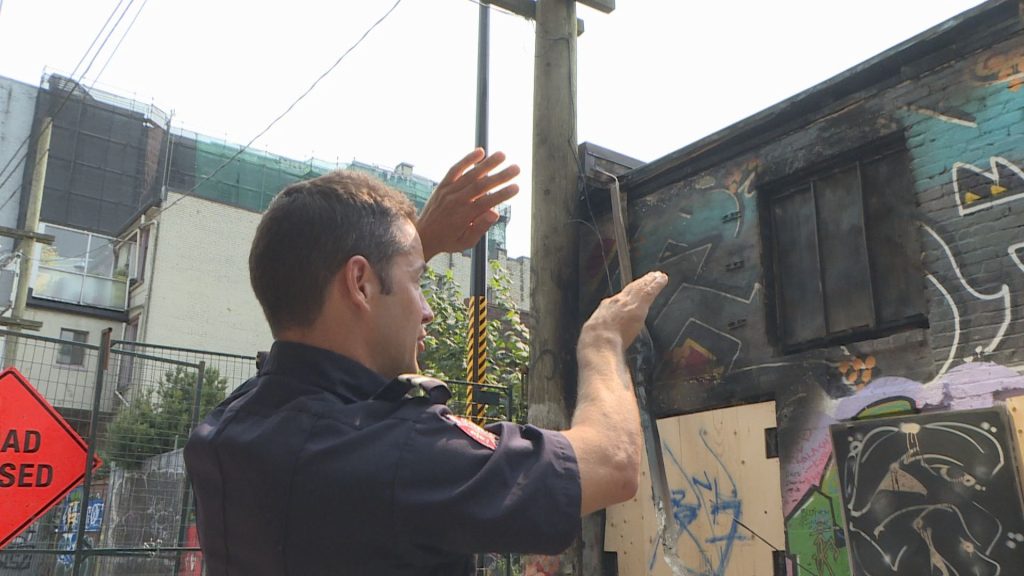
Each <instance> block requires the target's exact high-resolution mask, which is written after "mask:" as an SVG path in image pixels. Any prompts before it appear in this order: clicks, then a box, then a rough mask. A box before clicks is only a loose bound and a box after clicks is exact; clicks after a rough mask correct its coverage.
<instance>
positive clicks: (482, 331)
mask: <svg viewBox="0 0 1024 576" xmlns="http://www.w3.org/2000/svg"><path fill="white" fill-rule="evenodd" d="M479 14H480V18H479V26H478V37H477V61H476V69H477V73H476V145H477V147H478V148H483V149H484V150H486V149H487V121H488V115H487V110H488V84H489V61H490V43H491V40H490V27H491V24H490V23H491V8H490V6H488V5H487V4H484V3H481V4H480V8H479ZM470 285H471V289H470V298H469V317H470V322H469V331H470V333H469V338H468V341H469V343H468V346H467V357H466V380H469V381H470V382H473V383H481V384H482V383H484V382H486V381H487V235H486V234H484V236H483V237H481V238H480V241H479V242H477V244H476V246H475V247H474V248H473V261H472V268H471V271H470ZM475 389H476V386H474V385H473V384H470V386H469V389H468V391H467V398H466V413H467V414H468V415H469V416H470V417H471V418H474V419H482V417H483V415H484V411H485V410H486V408H487V407H486V405H484V404H483V403H479V404H477V403H475V402H474V398H473V396H474V391H475Z"/></svg>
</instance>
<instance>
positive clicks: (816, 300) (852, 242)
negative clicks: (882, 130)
mask: <svg viewBox="0 0 1024 576" xmlns="http://www.w3.org/2000/svg"><path fill="white" fill-rule="evenodd" d="M771 188H772V190H770V191H769V192H768V193H767V194H765V197H766V198H767V205H766V207H767V216H768V225H769V228H768V232H767V234H768V236H769V239H768V242H767V243H766V246H767V247H768V250H769V251H770V254H771V257H770V259H769V266H770V272H771V276H772V277H773V282H771V284H772V287H773V289H774V296H775V298H774V306H775V323H776V328H777V334H778V339H779V341H780V342H781V344H782V348H783V350H784V351H785V352H796V351H799V350H805V349H808V348H814V347H821V346H826V345H833V344H842V343H846V342H855V341H859V340H865V339H869V338H875V337H880V336H883V335H885V334H888V333H892V332H896V331H898V330H903V329H907V328H911V327H916V326H926V325H927V318H926V316H925V314H924V291H923V273H922V271H921V267H920V262H919V260H918V259H917V258H915V255H916V254H919V253H920V249H919V244H918V240H917V235H916V233H915V230H914V226H913V218H912V216H911V215H912V213H913V208H914V195H913V189H914V188H913V179H912V177H911V174H910V161H909V155H908V154H907V152H906V150H905V149H903V148H902V147H895V146H893V145H888V146H885V147H882V146H877V145H876V146H875V147H873V148H872V149H870V150H868V151H866V152H862V153H860V154H858V155H856V156H854V157H852V158H848V159H847V160H846V161H845V162H838V163H832V164H830V165H828V166H827V167H822V168H820V169H818V170H816V171H813V172H811V173H809V174H807V175H805V176H802V177H798V178H794V179H789V180H788V181H787V182H785V183H782V184H778V185H776V186H773V187H771Z"/></svg>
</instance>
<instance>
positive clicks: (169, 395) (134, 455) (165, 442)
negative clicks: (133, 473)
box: [104, 366, 228, 469]
mask: <svg viewBox="0 0 1024 576" xmlns="http://www.w3.org/2000/svg"><path fill="white" fill-rule="evenodd" d="M227 384H228V380H227V378H222V377H221V375H220V371H218V370H217V369H216V368H212V367H211V368H207V369H206V370H205V371H204V373H203V389H202V393H201V394H200V402H199V414H200V417H202V416H205V415H206V414H208V413H209V412H210V410H213V408H214V407H215V406H216V405H217V404H219V403H220V402H221V401H222V400H224V397H225V394H226V392H227ZM195 388H196V372H195V371H191V370H188V369H186V368H185V367H183V366H176V367H175V368H174V369H173V370H168V371H167V372H164V374H163V377H161V379H160V382H159V384H158V385H157V387H156V390H154V391H152V393H151V394H149V393H142V394H139V395H137V397H136V398H135V399H134V401H133V402H132V404H131V406H126V407H124V408H123V409H122V410H121V411H120V412H118V414H117V416H116V417H115V418H114V421H113V422H112V423H111V424H110V429H109V435H110V442H109V449H108V450H106V451H105V454H104V456H105V459H109V460H111V461H113V462H117V463H118V464H119V465H120V466H123V467H125V468H132V469H134V468H138V467H140V466H141V465H142V463H143V462H145V461H146V459H148V458H150V457H152V456H156V455H158V454H163V453H164V452H169V451H171V450H174V449H175V448H179V447H181V446H183V445H184V443H185V440H186V439H187V438H188V434H189V432H190V426H191V424H192V408H193V405H194V403H195Z"/></svg>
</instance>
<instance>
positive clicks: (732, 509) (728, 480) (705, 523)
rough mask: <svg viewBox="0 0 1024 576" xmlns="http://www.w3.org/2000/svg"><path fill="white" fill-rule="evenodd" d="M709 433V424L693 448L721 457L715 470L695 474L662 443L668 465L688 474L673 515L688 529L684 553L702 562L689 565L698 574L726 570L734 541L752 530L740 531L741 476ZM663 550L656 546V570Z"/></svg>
mask: <svg viewBox="0 0 1024 576" xmlns="http://www.w3.org/2000/svg"><path fill="white" fill-rule="evenodd" d="M707 435H708V432H707V430H704V429H701V430H700V440H701V442H700V444H699V445H698V444H696V443H694V445H693V446H692V448H697V449H698V450H702V451H704V450H706V451H707V453H706V454H704V456H710V457H711V460H712V461H714V462H716V463H717V466H715V468H713V469H711V470H700V471H694V472H696V473H695V474H690V472H688V471H687V470H686V468H685V467H684V466H683V463H682V462H681V461H680V460H679V457H678V456H677V455H676V454H675V453H674V452H673V451H672V448H671V447H670V446H668V445H667V444H663V445H662V449H663V451H664V453H665V455H666V457H667V458H666V466H672V467H673V468H675V472H676V473H677V477H682V480H683V482H682V486H679V487H676V488H672V517H673V518H674V519H675V522H676V524H677V525H678V527H679V532H680V533H681V534H682V535H683V536H682V538H681V540H680V543H679V544H678V546H679V556H680V558H681V559H691V561H692V559H699V561H698V563H697V565H693V566H689V565H688V566H687V567H686V568H687V572H688V573H689V574H692V575H693V576H724V575H725V570H726V568H727V567H728V565H729V561H730V560H731V558H732V552H733V547H734V545H735V544H736V542H738V541H741V540H747V539H749V536H748V535H747V534H745V533H743V532H741V528H740V524H739V523H740V522H742V521H743V499H742V498H741V497H740V493H739V489H738V486H737V485H736V480H735V479H734V478H733V476H732V474H731V473H730V472H729V470H728V469H727V468H726V466H725V462H723V461H722V458H721V456H720V455H719V454H717V453H715V450H714V448H712V447H711V445H710V444H708V441H707ZM701 447H703V448H701ZM702 460H703V461H707V458H703V459H702ZM670 463H671V464H670ZM659 552H660V549H658V548H655V550H654V554H652V555H651V561H650V564H649V566H650V568H651V569H652V570H653V569H654V565H655V562H656V561H657V555H658V553H659ZM684 561H685V560H684Z"/></svg>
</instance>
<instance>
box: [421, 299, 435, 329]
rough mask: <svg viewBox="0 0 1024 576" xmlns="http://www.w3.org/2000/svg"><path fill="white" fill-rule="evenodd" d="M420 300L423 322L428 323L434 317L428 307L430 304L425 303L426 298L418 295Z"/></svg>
mask: <svg viewBox="0 0 1024 576" xmlns="http://www.w3.org/2000/svg"><path fill="white" fill-rule="evenodd" d="M420 302H421V303H422V304H423V323H424V324H428V323H430V322H431V321H432V320H433V319H434V311H433V310H431V309H430V304H427V299H426V298H424V297H423V295H420Z"/></svg>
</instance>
